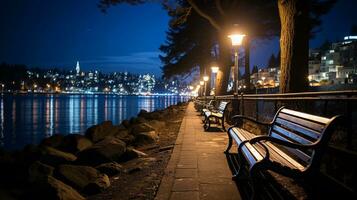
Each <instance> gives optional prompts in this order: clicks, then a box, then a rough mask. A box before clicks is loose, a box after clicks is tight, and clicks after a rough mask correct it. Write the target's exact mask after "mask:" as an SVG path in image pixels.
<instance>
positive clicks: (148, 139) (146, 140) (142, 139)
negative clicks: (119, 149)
mask: <svg viewBox="0 0 357 200" xmlns="http://www.w3.org/2000/svg"><path fill="white" fill-rule="evenodd" d="M158 139H159V135H158V134H157V133H156V132H155V131H149V132H141V133H138V134H137V135H136V136H135V144H136V145H137V146H140V145H146V144H152V143H155V142H156V141H157V140H158Z"/></svg>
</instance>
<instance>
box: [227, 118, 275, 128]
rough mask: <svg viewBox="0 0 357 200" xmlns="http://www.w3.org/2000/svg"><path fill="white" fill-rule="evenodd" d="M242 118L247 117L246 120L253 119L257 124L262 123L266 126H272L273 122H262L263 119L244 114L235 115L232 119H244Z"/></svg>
mask: <svg viewBox="0 0 357 200" xmlns="http://www.w3.org/2000/svg"><path fill="white" fill-rule="evenodd" d="M242 119H246V120H249V121H252V122H254V123H256V124H260V125H264V126H270V125H271V124H272V122H261V121H257V120H255V119H253V118H251V117H247V116H244V115H235V116H233V117H232V120H242ZM236 124H237V123H236Z"/></svg>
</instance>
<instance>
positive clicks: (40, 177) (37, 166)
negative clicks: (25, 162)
mask: <svg viewBox="0 0 357 200" xmlns="http://www.w3.org/2000/svg"><path fill="white" fill-rule="evenodd" d="M54 169H55V168H54V167H52V166H49V165H46V164H43V163H41V162H39V161H36V162H34V163H33V164H32V165H31V166H30V167H29V170H28V171H29V172H28V173H29V176H28V180H29V182H30V183H34V182H42V181H44V180H46V179H47V177H48V176H52V175H53V171H54Z"/></svg>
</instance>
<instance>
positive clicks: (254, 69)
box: [252, 65, 258, 74]
mask: <svg viewBox="0 0 357 200" xmlns="http://www.w3.org/2000/svg"><path fill="white" fill-rule="evenodd" d="M255 73H258V66H256V65H254V66H253V69H252V74H255Z"/></svg>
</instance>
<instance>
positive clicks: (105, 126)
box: [85, 121, 125, 142]
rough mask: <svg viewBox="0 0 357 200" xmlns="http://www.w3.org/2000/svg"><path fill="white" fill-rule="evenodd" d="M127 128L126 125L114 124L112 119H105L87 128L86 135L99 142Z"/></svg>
mask: <svg viewBox="0 0 357 200" xmlns="http://www.w3.org/2000/svg"><path fill="white" fill-rule="evenodd" d="M122 130H125V127H124V126H113V123H112V122H111V121H104V122H102V123H101V124H98V125H94V126H92V127H90V128H88V129H87V131H86V133H85V135H86V137H88V138H89V139H90V140H91V141H93V142H98V141H100V140H103V139H104V138H106V137H109V136H114V135H116V134H117V133H118V132H119V131H122Z"/></svg>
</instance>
